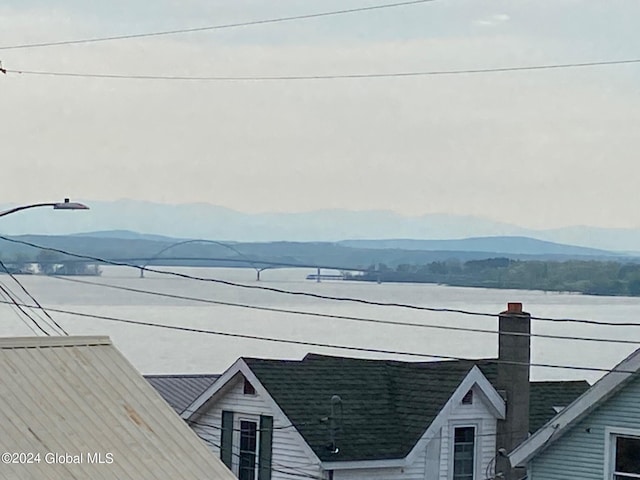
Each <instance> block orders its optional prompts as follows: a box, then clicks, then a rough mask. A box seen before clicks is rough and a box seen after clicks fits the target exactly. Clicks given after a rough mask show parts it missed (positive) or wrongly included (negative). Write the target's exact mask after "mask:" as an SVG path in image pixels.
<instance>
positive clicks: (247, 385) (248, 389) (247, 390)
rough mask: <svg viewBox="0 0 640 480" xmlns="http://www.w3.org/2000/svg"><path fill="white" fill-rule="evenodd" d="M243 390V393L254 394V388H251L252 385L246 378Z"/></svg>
mask: <svg viewBox="0 0 640 480" xmlns="http://www.w3.org/2000/svg"><path fill="white" fill-rule="evenodd" d="M243 392H244V394H245V395H255V394H256V389H255V388H253V385H251V383H249V380H247V379H246V378H245V379H244V389H243Z"/></svg>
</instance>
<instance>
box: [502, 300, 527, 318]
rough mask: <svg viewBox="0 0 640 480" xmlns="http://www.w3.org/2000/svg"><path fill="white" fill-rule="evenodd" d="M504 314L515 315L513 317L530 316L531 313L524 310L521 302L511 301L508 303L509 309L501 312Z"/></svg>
mask: <svg viewBox="0 0 640 480" xmlns="http://www.w3.org/2000/svg"><path fill="white" fill-rule="evenodd" d="M500 315H502V316H513V317H521V316H524V317H526V316H529V314H528V313H527V312H525V311H523V310H522V303H521V302H509V303H507V309H506V310H505V311H504V312H500Z"/></svg>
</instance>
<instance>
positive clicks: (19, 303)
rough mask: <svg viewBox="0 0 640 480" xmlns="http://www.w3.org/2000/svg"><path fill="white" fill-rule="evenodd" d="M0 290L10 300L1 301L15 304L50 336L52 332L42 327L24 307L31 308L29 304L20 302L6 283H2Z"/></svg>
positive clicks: (39, 328)
mask: <svg viewBox="0 0 640 480" xmlns="http://www.w3.org/2000/svg"><path fill="white" fill-rule="evenodd" d="M0 291H2V292H3V293H4V294H5V296H7V297H8V298H9V300H10V301H6V300H3V301H1V302H0V303H5V304H8V305H13V306H15V307H16V308H18V310H20V311H21V312H22V314H23V315H24V316H25V317H27V318H28V319H29V320H31V322H33V324H34V325H35V326H36V327H38V330H40V331H41V332H42V333H44V334H45V335H46V336H50V333H49V332H47V331H46V330H45V329H44V328H42V326H41V325H40V324H39V323H38V321H37V320H36V319H35V318H33V317H32V316H31V315H29V313H28V312H27V311H26V310H25V309H24V307H26V308H29V305H25V304H23V303H21V302H18V301H17V300H16V299H15V298H14V297H13V295H11V293H10V291H9V290H8V289H7V287H5V286H4V285H2V284H1V283H0Z"/></svg>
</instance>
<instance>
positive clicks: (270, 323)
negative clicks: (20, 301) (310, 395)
mask: <svg viewBox="0 0 640 480" xmlns="http://www.w3.org/2000/svg"><path fill="white" fill-rule="evenodd" d="M171 270H172V271H175V272H181V273H187V274H190V275H196V276H200V277H209V278H217V279H224V280H230V281H234V282H241V283H246V284H248V285H263V286H269V287H276V288H282V289H287V290H296V291H307V292H314V293H321V294H324V295H333V296H348V297H357V298H363V299H369V300H377V301H389V302H398V303H409V304H415V305H425V306H430V307H447V308H457V309H465V310H473V311H481V312H489V313H497V312H500V311H501V310H504V308H505V306H506V303H507V302H509V301H519V302H523V303H524V306H525V310H527V311H529V312H530V313H531V314H532V315H534V316H548V317H572V318H586V319H595V320H605V321H613V322H629V321H637V322H639V323H640V298H620V297H588V296H580V295H574V294H557V293H548V294H545V293H543V292H531V291H515V290H488V289H472V288H457V287H443V286H437V285H426V284H382V285H378V284H373V283H356V282H340V281H333V282H330V281H326V282H322V283H316V282H312V281H308V280H305V277H306V275H307V274H309V273H315V272H313V271H311V270H305V269H283V270H268V271H265V272H263V273H262V281H261V282H259V283H257V282H256V281H255V272H254V271H253V270H250V269H246V270H245V269H220V268H215V269H213V268H211V269H210V268H180V269H171ZM19 278H20V280H21V281H22V282H23V283H24V285H25V286H26V287H27V288H28V290H29V291H30V292H31V293H32V294H33V295H34V296H35V297H36V298H37V299H38V300H39V301H40V303H41V304H42V305H44V306H45V307H46V306H48V307H50V308H59V309H66V310H72V311H77V312H82V313H90V314H96V315H104V316H111V317H117V318H122V319H130V320H138V321H148V322H154V323H161V324H167V325H180V326H187V327H193V328H201V329H208V330H215V331H220V332H232V333H246V334H251V335H261V336H271V337H279V338H286V339H294V340H303V341H311V342H319V343H331V344H340V345H352V346H358V347H365V348H376V349H385V350H395V351H402V352H417V353H426V354H430V355H450V356H460V357H479V356H496V355H497V336H496V335H495V334H486V333H469V332H455V331H445V330H436V329H429V328H416V327H405V326H390V325H375V324H366V323H359V322H350V321H345V320H337V319H327V318H314V317H307V316H300V315H294V314H283V313H278V312H265V311H259V310H250V309H246V308H238V307H232V306H223V305H210V304H204V303H195V302H192V301H185V300H179V299H171V298H162V297H157V296H150V295H145V294H140V293H133V292H126V291H121V290H115V289H111V288H106V287H105V286H104V285H106V284H109V285H117V286H124V287H130V288H136V289H144V290H151V291H155V292H162V293H169V294H177V295H188V296H191V297H199V298H205V299H210V300H218V301H226V302H234V303H243V304H250V305H260V306H268V307H274V308H286V309H296V310H304V311H310V312H322V313H327V314H333V315H350V316H360V317H368V318H375V319H384V320H393V321H406V322H413V323H422V324H431V325H452V326H460V327H475V328H482V329H493V330H495V329H496V328H497V319H495V318H484V317H470V316H464V315H460V314H452V313H431V312H418V311H411V310H407V309H400V308H391V307H372V306H366V305H358V304H354V303H346V302H332V301H326V300H318V299H312V298H305V297H296V296H290V295H282V294H277V293H271V292H265V291H260V290H249V289H242V288H237V287H230V286H225V285H219V284H213V283H205V282H198V281H194V280H189V279H183V278H176V277H172V276H166V275H161V274H153V273H151V274H147V278H144V279H140V278H138V272H137V271H136V270H132V269H127V268H125V267H105V268H104V273H103V275H102V277H86V278H81V277H73V278H76V279H78V280H80V281H82V282H95V283H99V284H102V286H96V285H90V284H81V283H75V282H70V281H68V280H64V279H56V278H50V277H40V276H21V277H19ZM1 280H2V282H3V283H4V284H5V285H7V286H10V288H11V289H12V290H13V291H14V292H15V293H16V294H18V293H19V288H18V287H17V286H16V285H14V284H12V283H11V279H10V278H9V277H7V276H3V277H2V278H1ZM20 296H21V297H22V298H25V297H24V295H23V294H21V293H20ZM0 313H1V315H2V329H1V330H0V335H4V336H13V335H33V333H32V332H31V331H30V330H29V329H28V328H27V327H26V326H25V325H24V324H23V323H22V322H21V321H20V320H19V319H18V316H17V315H16V313H15V312H13V311H12V308H11V307H9V306H7V305H1V306H0ZM51 315H52V316H53V317H54V319H56V320H57V321H58V322H59V323H61V324H62V325H63V326H64V327H65V328H66V330H67V331H68V332H69V333H71V334H72V335H108V336H110V337H111V339H112V340H113V342H114V343H115V345H116V346H117V347H118V348H119V349H120V350H121V351H122V352H123V353H124V355H125V356H126V357H127V358H128V359H129V360H130V361H131V362H132V363H133V364H134V365H135V366H136V367H137V368H138V369H139V370H140V371H142V372H143V373H220V372H222V371H224V370H225V369H226V368H227V367H228V366H229V365H231V363H233V361H235V360H236V359H237V358H238V357H239V356H257V357H262V356H264V357H273V358H300V357H302V356H303V355H304V354H305V353H307V352H309V351H313V352H318V353H331V354H338V355H346V356H367V357H376V358H390V357H391V358H400V359H405V360H408V359H415V360H417V358H412V357H402V356H399V355H395V356H389V355H384V354H377V355H376V354H367V353H358V352H349V351H343V350H334V349H326V348H319V347H307V346H298V345H287V344H278V343H271V342H265V341H256V340H247V339H239V338H230V337H222V336H217V335H204V334H200V333H190V332H178V331H173V330H166V329H161V328H152V327H146V326H136V325H127V324H123V323H117V322H114V321H107V320H96V319H90V318H82V317H77V316H73V315H69V314H61V313H52V314H51ZM533 333H537V334H541V333H543V334H556V335H577V336H590V337H600V338H617V339H627V340H628V339H632V340H638V341H639V344H640V327H602V326H589V325H578V324H550V323H548V322H537V321H536V322H533ZM639 346H640V345H639ZM633 350H635V346H634V345H629V344H626V345H619V344H610V343H594V342H584V341H567V340H553V339H543V338H535V337H534V338H533V339H532V355H533V362H538V363H552V364H562V365H576V366H590V367H602V368H611V367H612V366H614V365H615V364H616V363H618V362H619V361H620V360H622V359H623V358H624V357H625V356H626V355H628V354H629V353H631V352H632V351H633ZM601 375H602V374H601V373H598V372H585V371H575V370H558V369H550V368H536V367H534V368H533V369H532V377H533V378H535V379H558V378H567V379H571V378H586V379H588V380H590V381H594V380H596V379H597V378H599V377H600V376H601Z"/></svg>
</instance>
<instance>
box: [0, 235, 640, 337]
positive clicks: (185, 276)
mask: <svg viewBox="0 0 640 480" xmlns="http://www.w3.org/2000/svg"><path fill="white" fill-rule="evenodd" d="M0 240H4V241H7V242H10V243H15V244H19V245H25V246H29V247H33V248H38V249H40V250H46V251H51V252H57V253H61V254H64V255H68V256H70V257H75V258H81V259H85V260H92V261H95V262H99V263H104V264H106V265H113V266H117V267H129V268H135V269H136V270H140V266H138V265H134V264H131V263H124V262H115V261H112V260H108V259H104V258H100V257H95V256H90V255H83V254H79V253H73V252H69V251H67V250H63V249H60V248H53V247H47V246H44V245H38V244H36V243H33V242H27V241H25V240H18V239H15V238H10V237H6V236H4V235H0ZM145 270H146V271H148V272H152V273H157V274H161V275H167V276H173V277H176V278H183V279H188V280H195V281H199V282H208V283H214V284H220V285H226V286H230V287H237V288H244V289H251V290H263V291H268V292H272V293H279V294H283V295H292V296H300V297H309V298H316V299H319V300H331V301H336V302H345V303H357V304H362V305H370V306H378V307H394V308H404V309H409V310H416V311H427V312H440V313H459V314H462V315H469V316H476V317H487V318H495V317H496V314H495V313H486V312H476V311H471V310H464V309H457V308H438V307H428V306H422V305H413V304H407V303H397V302H378V301H374V300H365V299H363V298H355V297H337V296H331V295H322V294H319V293H312V292H304V291H295V290H285V289H281V288H275V287H266V286H264V285H249V284H244V283H237V282H232V281H228V280H220V279H217V278H210V277H198V276H195V275H189V274H186V273H180V272H171V271H167V270H157V269H152V268H148V267H145ZM50 310H51V309H50ZM531 320H535V321H543V322H556V323H557V322H561V323H579V324H586V325H598V326H609V327H640V323H637V322H606V321H601V320H587V319H578V318H553V317H537V316H531Z"/></svg>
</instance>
